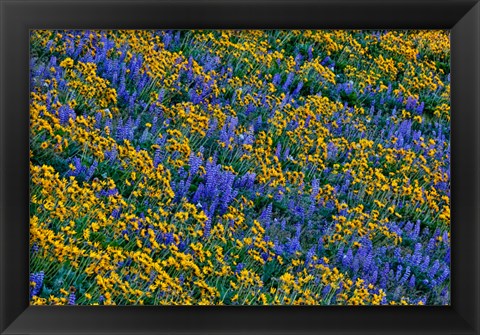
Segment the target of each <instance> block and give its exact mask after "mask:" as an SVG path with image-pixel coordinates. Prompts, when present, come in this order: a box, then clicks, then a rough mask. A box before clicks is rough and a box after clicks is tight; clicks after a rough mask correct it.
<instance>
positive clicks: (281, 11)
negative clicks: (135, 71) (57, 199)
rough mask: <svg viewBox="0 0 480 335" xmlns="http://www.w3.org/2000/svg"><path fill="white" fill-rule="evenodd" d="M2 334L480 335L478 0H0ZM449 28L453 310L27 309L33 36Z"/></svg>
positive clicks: (447, 308)
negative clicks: (43, 32)
mask: <svg viewBox="0 0 480 335" xmlns="http://www.w3.org/2000/svg"><path fill="white" fill-rule="evenodd" d="M0 24H1V49H0V50H1V55H0V57H1V58H0V61H1V63H0V66H1V68H0V77H1V78H0V79H1V82H0V94H1V95H0V127H1V130H0V164H1V167H0V191H1V192H0V229H1V231H0V239H1V240H0V253H1V254H0V257H1V259H0V276H1V277H0V333H1V334H285V335H286V334H389V333H391V334H393V333H395V334H479V329H480V310H479V304H480V289H479V285H480V276H479V268H480V265H479V260H480V257H479V250H480V249H479V246H480V235H479V231H480V229H479V224H480V221H479V208H480V198H479V180H480V178H479V175H480V170H479V168H480V164H479V163H480V145H479V144H480V141H479V139H480V127H479V120H480V117H479V115H480V114H479V113H480V102H479V99H480V98H479V96H480V79H479V74H480V66H479V63H480V4H479V2H478V0H476V1H472V0H418V1H417V0H404V1H400V0H393V1H392V0H384V1H381V0H336V1H335V0H327V1H325V0H299V1H294V0H257V1H251V0H243V1H240V0H224V1H218V0H197V1H192V0H137V1H134V0H99V1H92V0H84V1H78V0H63V1H59V0H38V1H36V0H0ZM38 28H44V29H53V28H57V29H69V28H72V29H73V28H75V29H85V28H89V29H93V28H98V29H106V28H108V29H117V28H129V29H145V28H149V29H150V28H151V29H165V28H170V29H191V28H212V29H227V28H237V29H253V28H257V29H294V28H295V29H302V28H309V29H353V28H354V29H451V43H452V44H451V47H452V54H451V59H452V64H451V76H452V77H451V78H452V79H451V80H452V86H451V94H452V105H451V106H452V139H451V150H452V154H451V157H452V173H451V176H452V286H451V289H452V305H451V306H448V307H440V306H432V307H393V306H392V307H390V306H388V307H361V308H353V307H340V306H324V307H322V306H318V307H286V306H284V307H221V306H218V307H173V306H163V307H162V306H151V307H136V306H130V307H107V306H101V307H100V306H98V307H87V306H69V307H58V306H51V307H45V306H38V307H29V301H28V256H29V255H28V235H29V234H28V220H29V213H28V205H29V198H28V192H29V190H28V160H29V159H28V135H29V129H28V125H29V122H28V94H29V89H28V77H29V75H28V66H29V53H28V50H29V45H28V42H29V39H28V37H29V30H30V29H38Z"/></svg>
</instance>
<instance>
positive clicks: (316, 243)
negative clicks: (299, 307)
mask: <svg viewBox="0 0 480 335" xmlns="http://www.w3.org/2000/svg"><path fill="white" fill-rule="evenodd" d="M449 64H450V43H449V34H448V32H445V31H340V30H338V31H275V30H272V31H33V32H32V34H31V64H30V65H31V78H30V81H31V97H30V98H31V100H30V134H31V136H30V173H31V180H30V185H31V189H30V191H31V192H30V193H31V200H30V210H31V211H30V246H31V251H30V272H31V274H30V283H31V289H30V301H31V303H32V304H55V305H56V304H80V305H96V304H100V305H111V304H116V305H131V304H145V305H164V304H166V305H168V304H200V305H203V304H215V305H221V304H224V305H255V304H264V305H277V304H282V305H283V304H315V305H337V304H340V305H343V304H351V305H363V304H366V305H371V304H375V305H376V304H435V305H439V304H449V303H450V134H449V132H450V65H449Z"/></svg>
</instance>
